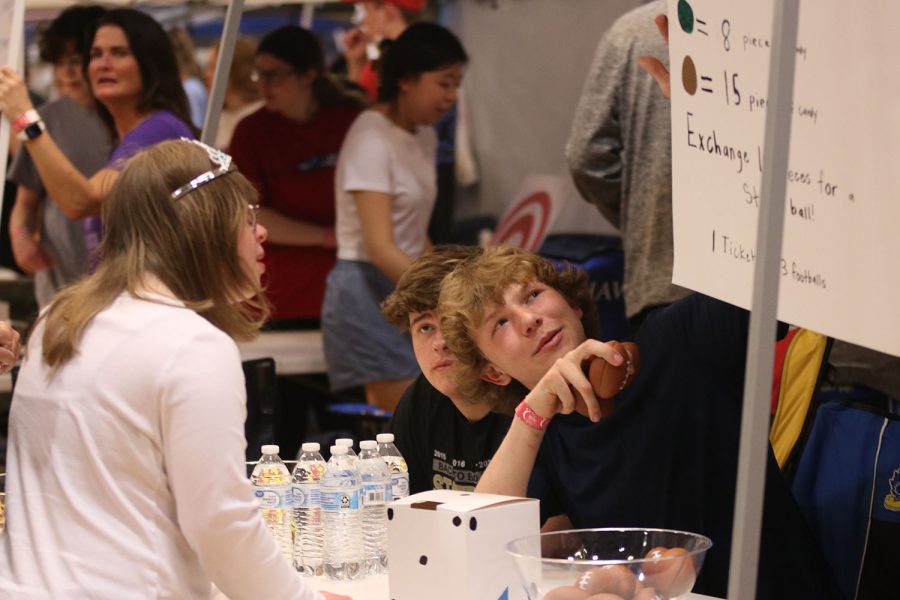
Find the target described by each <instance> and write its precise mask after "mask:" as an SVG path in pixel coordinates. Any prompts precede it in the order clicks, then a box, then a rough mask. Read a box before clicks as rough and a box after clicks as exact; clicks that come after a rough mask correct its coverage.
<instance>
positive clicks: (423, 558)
mask: <svg viewBox="0 0 900 600" xmlns="http://www.w3.org/2000/svg"><path fill="white" fill-rule="evenodd" d="M419 564H420V565H422V566H423V567H424V566H425V565H427V564H428V557H427V556H425V555H424V554H423V555H422V556H420V557H419Z"/></svg>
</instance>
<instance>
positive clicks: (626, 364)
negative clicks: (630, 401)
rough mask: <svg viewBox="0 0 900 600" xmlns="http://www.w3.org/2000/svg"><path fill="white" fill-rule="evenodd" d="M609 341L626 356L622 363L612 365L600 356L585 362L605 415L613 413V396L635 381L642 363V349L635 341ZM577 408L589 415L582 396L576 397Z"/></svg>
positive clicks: (587, 372) (601, 409)
mask: <svg viewBox="0 0 900 600" xmlns="http://www.w3.org/2000/svg"><path fill="white" fill-rule="evenodd" d="M607 343H608V344H609V345H610V346H612V347H613V349H614V350H615V351H616V352H618V353H619V354H620V355H622V356H623V357H624V358H625V360H624V361H623V362H622V364H621V365H618V366H616V365H611V364H610V363H608V362H606V360H604V359H602V358H600V357H599V356H592V357H591V358H590V359H588V361H587V362H586V363H585V372H586V374H587V376H588V380H589V381H590V382H591V387H593V389H594V395H595V396H596V397H597V401H598V402H599V404H600V414H601V416H603V417H607V416H609V414H610V413H612V409H613V403H612V399H613V397H614V396H615V395H616V394H618V393H619V392H620V391H622V390H623V389H624V388H625V386H627V385H628V384H630V383H631V382H632V381H634V379H635V378H636V377H637V374H638V372H639V371H640V365H641V351H640V349H639V348H638V346H637V344H635V343H634V342H624V343H622V342H617V341H610V342H607ZM575 410H576V411H577V412H579V413H581V414H582V415H584V416H589V415H588V410H587V405H586V404H585V403H584V400H583V399H582V398H581V397H580V396H579V397H578V398H577V399H576V402H575Z"/></svg>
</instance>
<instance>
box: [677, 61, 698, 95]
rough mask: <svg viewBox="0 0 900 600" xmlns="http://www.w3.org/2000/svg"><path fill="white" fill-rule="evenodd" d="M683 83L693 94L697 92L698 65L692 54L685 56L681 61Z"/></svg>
mask: <svg viewBox="0 0 900 600" xmlns="http://www.w3.org/2000/svg"><path fill="white" fill-rule="evenodd" d="M681 83H682V84H684V91H686V92H687V93H688V94H690V95H691V96H693V95H694V94H695V93H696V92H697V67H695V66H694V61H693V60H691V57H690V56H685V57H684V62H682V63H681Z"/></svg>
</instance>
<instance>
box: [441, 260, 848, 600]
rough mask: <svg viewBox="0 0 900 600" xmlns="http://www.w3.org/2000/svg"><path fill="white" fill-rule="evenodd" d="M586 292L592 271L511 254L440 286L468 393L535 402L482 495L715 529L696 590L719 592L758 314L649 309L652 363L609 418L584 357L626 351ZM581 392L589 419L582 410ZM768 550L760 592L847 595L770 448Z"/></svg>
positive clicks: (562, 510)
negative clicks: (608, 336)
mask: <svg viewBox="0 0 900 600" xmlns="http://www.w3.org/2000/svg"><path fill="white" fill-rule="evenodd" d="M587 290H589V284H588V282H587V279H586V277H584V276H579V275H578V274H577V273H572V272H558V271H556V270H555V269H554V268H553V267H552V265H550V264H549V263H548V262H547V261H546V260H544V259H542V258H540V257H538V256H535V255H533V254H530V253H528V252H525V251H522V250H519V249H515V248H510V247H497V248H491V249H488V250H486V251H485V253H484V254H483V255H482V256H481V257H479V258H477V259H474V260H472V261H470V262H468V263H466V264H465V265H461V266H460V267H458V268H457V269H456V270H455V271H454V272H453V273H452V274H451V275H449V276H448V277H447V278H446V279H445V281H444V284H443V287H442V289H441V297H440V303H439V309H440V311H441V315H442V320H441V327H442V330H443V332H444V335H445V337H446V339H447V343H448V345H449V347H450V350H451V351H452V352H453V353H454V355H455V356H456V361H457V362H456V373H457V388H458V389H459V390H460V391H461V392H462V393H464V394H467V395H471V394H478V393H493V394H500V395H503V394H510V395H513V396H515V395H518V398H520V399H521V398H523V397H524V400H522V401H521V404H520V405H519V408H518V409H517V410H516V416H517V418H516V419H514V420H513V424H512V425H511V427H510V430H509V432H508V434H507V436H506V438H505V439H504V441H503V443H502V444H501V446H500V448H499V450H498V451H497V453H496V454H495V456H494V459H493V461H492V462H491V465H490V467H489V468H488V470H487V471H486V472H485V474H484V476H483V477H482V479H481V481H480V483H479V485H478V487H477V488H476V491H479V492H491V493H500V494H510V495H520V496H524V495H528V496H531V497H536V498H539V499H540V500H541V518H542V520H543V521H546V520H548V519H549V518H550V517H558V516H560V515H565V516H566V517H567V518H568V520H569V521H570V522H571V524H572V525H573V526H574V527H576V528H588V527H661V528H671V529H681V530H687V531H693V532H696V533H701V534H703V535H706V536H708V537H710V538H711V539H712V540H713V544H714V545H713V548H712V549H711V550H710V551H709V553H708V555H707V557H706V562H705V564H704V567H703V569H702V571H701V573H700V578H699V579H698V581H697V585H696V586H695V591H697V592H701V593H705V594H710V595H715V596H720V597H724V596H725V594H726V591H727V578H728V564H729V557H730V552H731V529H732V518H733V512H734V501H735V479H736V477H735V472H736V468H737V454H738V438H739V435H740V419H741V404H742V397H743V377H744V364H745V358H746V345H747V325H748V321H749V313H747V311H744V310H741V309H738V308H735V307H733V306H730V305H728V304H726V303H724V302H720V301H718V300H715V299H713V298H709V297H706V296H702V295H700V294H693V295H691V296H688V297H687V298H685V299H683V300H681V301H679V302H676V303H675V304H673V305H671V306H669V307H667V308H665V309H662V310H660V311H658V313H655V314H654V315H652V316H651V317H649V318H648V319H647V320H646V322H645V323H644V325H643V326H642V327H641V329H640V331H639V332H638V335H637V337H636V340H635V341H636V342H637V344H638V346H639V347H640V350H641V363H642V365H641V371H640V373H639V374H638V375H637V377H636V379H635V381H634V383H633V384H632V385H631V386H629V387H627V388H625V389H624V390H623V391H622V392H621V393H620V394H619V395H618V396H616V398H615V409H614V411H613V412H612V413H611V414H610V415H608V416H606V417H605V418H603V419H602V420H601V419H600V411H599V406H598V404H597V400H596V398H595V397H594V394H593V391H592V389H591V385H590V382H589V381H588V380H587V378H586V377H585V375H584V372H583V371H582V368H581V365H582V363H583V362H584V361H585V360H586V359H588V358H590V357H591V356H599V357H602V358H604V359H606V360H607V361H609V362H610V363H612V364H616V365H618V364H622V362H623V360H624V357H622V356H619V355H618V354H617V353H616V352H615V350H613V348H612V347H611V346H609V345H607V344H604V343H602V342H599V341H596V340H593V339H590V338H589V337H588V334H589V333H590V332H592V331H596V328H595V327H593V326H592V325H590V324H589V325H588V327H585V322H584V317H585V316H586V315H587V314H588V312H587V310H586V309H585V308H584V302H583V298H584V296H585V292H586V291H587ZM588 296H589V294H588ZM491 386H493V392H491V390H490V387H491ZM521 388H524V390H525V391H526V394H522V393H521V391H520V390H521ZM508 390H515V391H512V392H511V393H510V392H508ZM576 392H577V394H579V395H580V396H581V397H582V398H583V399H584V402H585V404H586V405H587V407H588V410H589V413H590V415H591V417H590V418H586V417H584V416H581V415H580V414H577V413H575V412H573V409H574V408H575V403H576ZM760 554H761V556H760V578H759V586H758V597H760V598H792V599H793V598H801V597H802V598H817V599H822V598H832V597H836V596H835V592H834V587H833V580H832V577H831V574H830V573H829V572H828V570H827V567H826V566H825V563H824V560H823V558H822V556H821V552H820V551H819V549H818V548H817V546H816V545H815V542H814V541H813V539H812V537H811V534H810V532H809V530H808V528H807V526H806V523H805V521H804V520H803V517H802V515H801V514H800V512H799V510H798V508H797V506H796V504H795V503H794V501H793V498H792V497H791V495H790V492H789V490H788V487H787V485H786V484H785V482H784V481H783V480H782V478H781V474H780V472H779V471H778V469H777V465H776V464H775V462H774V459H773V457H772V456H771V453H770V456H769V464H768V465H767V481H766V498H765V508H764V526H763V532H762V546H761V552H760Z"/></svg>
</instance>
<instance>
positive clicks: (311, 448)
mask: <svg viewBox="0 0 900 600" xmlns="http://www.w3.org/2000/svg"><path fill="white" fill-rule="evenodd" d="M321 448H322V447H321V446H320V445H319V442H306V443H304V444H303V445H302V446H300V450H301V451H302V452H318V451H319V450H320V449H321Z"/></svg>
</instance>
